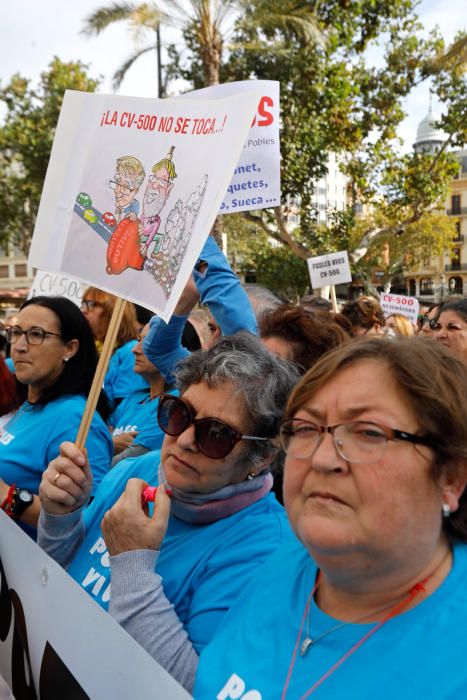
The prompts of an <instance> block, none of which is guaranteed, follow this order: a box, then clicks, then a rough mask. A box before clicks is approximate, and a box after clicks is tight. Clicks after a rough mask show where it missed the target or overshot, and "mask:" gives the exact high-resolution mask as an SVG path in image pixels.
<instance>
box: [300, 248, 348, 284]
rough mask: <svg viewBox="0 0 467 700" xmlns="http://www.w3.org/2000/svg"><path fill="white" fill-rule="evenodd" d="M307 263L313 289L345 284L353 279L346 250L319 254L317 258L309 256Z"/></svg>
mask: <svg viewBox="0 0 467 700" xmlns="http://www.w3.org/2000/svg"><path fill="white" fill-rule="evenodd" d="M307 263H308V271H309V273H310V279H311V286H312V287H313V289H320V288H321V287H325V286H326V285H328V284H333V285H336V284H345V283H346V282H351V281H352V273H351V272H350V265H349V256H348V255H347V251H346V250H343V251H341V252H340V253H328V254H326V255H317V256H316V257H315V258H308V260H307Z"/></svg>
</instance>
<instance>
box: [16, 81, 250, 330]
mask: <svg viewBox="0 0 467 700" xmlns="http://www.w3.org/2000/svg"><path fill="white" fill-rule="evenodd" d="M261 97H262V91H261V88H260V87H258V86H257V85H256V83H255V82H254V81H251V82H248V83H247V85H246V87H245V88H244V89H243V90H241V91H239V92H238V94H235V95H232V96H227V97H223V98H219V99H211V100H207V99H194V98H193V97H192V98H191V99H186V100H185V99H182V98H177V99H174V100H155V99H141V98H134V97H123V96H119V95H96V94H88V93H80V92H73V91H67V93H66V94H65V98H64V101H63V106H62V111H61V113H60V118H59V122H58V125H57V130H56V135H55V139H54V144H53V148H52V154H51V158H50V163H49V168H48V171H47V176H46V180H45V184H44V190H43V194H42V199H41V205H40V208H39V213H38V217H37V222H36V227H35V230H34V236H33V240H32V245H31V252H30V256H29V262H30V264H31V265H34V266H35V267H39V268H41V269H44V270H50V271H54V272H61V273H63V274H67V275H73V276H76V277H79V278H80V279H82V280H83V281H85V282H86V283H87V284H91V285H94V286H96V287H99V288H101V289H104V290H105V291H108V292H110V293H113V294H116V295H117V296H120V297H123V298H125V299H129V300H130V301H134V302H136V303H138V304H142V305H143V306H145V307H147V308H150V309H152V310H153V311H155V312H156V313H157V314H158V315H159V316H161V317H162V318H163V319H164V320H168V319H169V318H170V316H171V314H172V312H173V309H174V307H175V304H176V302H177V300H178V297H179V295H180V294H181V292H182V290H183V287H184V285H185V282H186V280H187V278H188V276H189V274H190V273H191V271H192V269H193V266H194V264H195V262H196V259H197V257H198V255H199V252H200V250H201V248H202V245H203V243H204V241H205V239H206V237H207V235H208V234H209V231H210V229H211V226H212V224H213V222H214V219H215V217H216V215H217V213H218V211H219V208H220V205H221V203H222V199H223V196H224V194H225V192H226V190H227V186H228V185H229V182H230V180H231V177H232V173H233V171H234V170H235V167H236V165H237V163H238V160H239V157H240V153H241V152H242V149H243V146H244V144H245V141H246V138H247V135H248V133H249V130H250V126H251V123H252V121H253V119H254V117H255V114H256V112H257V108H258V104H259V101H260V99H261ZM216 156H217V157H216Z"/></svg>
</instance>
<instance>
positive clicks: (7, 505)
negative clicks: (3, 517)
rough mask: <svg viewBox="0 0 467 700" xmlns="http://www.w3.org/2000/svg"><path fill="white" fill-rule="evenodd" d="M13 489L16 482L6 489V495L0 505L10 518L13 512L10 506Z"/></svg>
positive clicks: (11, 504)
mask: <svg viewBox="0 0 467 700" xmlns="http://www.w3.org/2000/svg"><path fill="white" fill-rule="evenodd" d="M15 489H16V484H12V485H11V486H10V488H9V489H8V493H7V497H6V498H5V500H4V501H3V503H2V505H1V506H0V508H1V509H2V510H3V511H4V512H5V513H6V514H7V515H9V516H10V518H12V517H13V513H12V510H11V508H12V506H13V495H14V493H15Z"/></svg>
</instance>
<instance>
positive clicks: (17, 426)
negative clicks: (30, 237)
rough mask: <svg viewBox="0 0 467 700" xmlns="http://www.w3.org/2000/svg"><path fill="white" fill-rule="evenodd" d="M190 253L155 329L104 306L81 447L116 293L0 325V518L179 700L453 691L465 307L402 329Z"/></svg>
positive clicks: (433, 312)
mask: <svg viewBox="0 0 467 700" xmlns="http://www.w3.org/2000/svg"><path fill="white" fill-rule="evenodd" d="M200 260H201V261H202V263H203V264H202V265H197V266H195V269H194V271H193V275H192V277H191V278H190V280H189V282H188V283H187V285H186V288H185V290H184V292H183V294H182V296H181V298H180V300H179V302H178V304H177V307H176V309H175V313H174V315H173V316H172V318H171V320H170V321H169V323H165V322H164V321H162V320H161V319H160V318H158V317H156V316H152V317H151V314H150V313H147V314H146V313H144V310H143V309H139V308H137V307H135V306H134V305H133V304H131V303H129V302H127V303H126V304H125V309H124V313H123V319H122V322H121V324H120V327H119V331H118V334H117V339H116V342H115V347H114V348H113V352H112V353H111V359H110V364H109V367H108V370H107V373H106V375H105V379H104V386H103V390H102V391H101V393H100V397H99V402H98V408H97V411H96V413H95V415H94V417H93V420H92V423H91V429H90V433H89V437H88V439H87V443H86V451H84V450H81V449H79V448H78V447H77V446H76V444H74V441H75V439H76V435H77V432H78V428H79V425H80V421H81V417H82V414H83V412H84V407H85V402H86V397H87V396H88V394H89V391H90V387H91V382H92V379H93V376H94V373H95V371H96V366H97V361H98V354H99V352H100V351H101V350H102V345H103V343H104V341H105V337H106V334H107V331H108V328H109V325H110V323H111V317H112V312H113V309H114V308H115V303H116V298H115V297H113V296H112V295H110V294H108V293H104V292H102V291H100V290H98V289H96V288H93V287H90V288H88V289H86V290H85V292H84V294H83V300H82V306H81V310H80V309H78V307H77V306H76V305H75V304H73V303H72V302H70V301H68V300H66V299H62V298H58V297H36V298H33V299H31V300H29V301H27V302H25V303H24V304H23V306H22V307H21V309H20V310H19V312H18V315H17V317H16V318H15V319H14V322H13V324H10V325H9V327H8V328H7V329H3V330H1V329H0V336H1V337H3V339H4V342H5V343H6V344H7V345H6V348H5V349H6V350H7V354H8V355H11V360H10V366H7V364H6V363H5V360H4V359H3V356H2V355H0V387H1V389H2V394H1V396H0V501H1V507H2V509H3V510H4V511H5V512H6V513H7V514H8V515H10V516H11V517H12V518H13V519H15V520H17V521H18V523H19V524H20V526H21V527H22V528H23V529H24V530H25V531H26V532H27V533H28V534H29V535H30V536H31V537H33V538H36V537H37V541H38V544H39V545H40V546H41V547H43V548H44V549H45V551H47V552H48V553H49V554H50V555H51V556H52V557H53V558H55V559H56V561H58V562H59V563H60V564H61V565H62V566H63V567H64V568H65V569H66V570H67V572H68V573H69V575H70V576H71V577H72V578H74V579H75V581H76V582H77V583H78V584H79V585H81V586H82V587H83V588H84V589H85V590H86V591H87V592H88V593H89V595H90V596H91V597H92V598H93V599H94V601H95V602H96V603H98V604H99V605H100V606H102V607H103V608H105V609H108V611H109V613H110V614H111V615H112V616H113V617H114V618H115V619H116V620H117V621H118V622H119V623H120V624H121V626H122V627H123V628H124V629H126V630H127V631H128V632H129V634H131V635H132V636H133V637H134V638H135V639H136V640H137V641H138V642H139V643H140V644H141V645H142V646H143V647H144V648H145V649H146V651H148V652H149V654H151V655H152V656H153V658H154V659H156V660H157V661H158V662H159V663H160V664H161V665H162V666H163V667H164V668H166V669H167V670H168V672H169V673H171V674H172V675H173V677H174V678H175V679H176V680H177V681H178V682H179V683H181V684H182V685H183V686H184V687H185V688H186V689H187V690H188V691H189V692H193V693H194V696H195V698H200V700H204V698H206V699H207V698H225V699H228V698H243V697H245V698H249V697H251V698H255V699H257V700H261V698H262V699H263V700H265V699H266V698H283V699H285V698H290V699H296V698H302V697H303V698H304V697H308V696H309V695H311V694H312V693H314V692H315V691H317V692H318V689H319V693H320V695H319V697H322V698H335V697H340V695H343V694H344V692H347V691H348V689H349V688H354V689H355V697H362V698H365V697H370V696H373V695H374V694H375V693H379V694H380V695H382V696H383V697H389V696H391V697H392V696H395V695H397V696H399V697H401V698H409V697H410V698H412V697H417V696H421V695H426V696H428V697H451V696H453V695H454V693H456V691H458V692H459V691H461V690H463V689H464V690H465V689H466V688H467V674H465V673H464V672H463V671H462V668H463V665H462V661H461V650H462V636H461V635H462V634H463V622H467V596H466V595H465V594H464V592H463V587H462V586H461V585H460V583H461V582H463V580H464V577H465V575H466V573H467V549H466V546H465V542H466V541H467V501H466V497H465V495H464V488H465V485H466V483H467V401H466V398H465V390H466V388H467V300H466V299H462V300H448V301H446V302H444V303H442V304H437V305H433V306H432V307H430V308H426V310H425V312H424V313H423V314H421V315H420V317H419V319H418V322H417V324H414V323H412V321H410V320H408V319H407V318H406V317H404V316H402V315H399V314H392V315H391V316H385V314H384V312H383V310H382V308H381V306H380V304H379V301H378V300H377V299H375V298H373V297H371V296H361V297H359V298H358V299H356V300H353V301H348V302H346V303H344V304H343V305H342V306H341V308H340V310H339V311H335V310H333V309H332V307H331V305H330V303H329V302H327V301H326V300H324V299H322V298H321V297H317V296H314V295H306V296H305V297H303V299H302V300H301V302H300V303H299V304H291V303H283V302H281V300H280V299H278V298H277V297H276V296H275V295H274V294H272V293H271V292H270V291H269V290H267V289H263V288H261V287H259V286H257V285H245V286H242V285H241V284H240V282H239V280H238V278H237V276H236V275H235V274H234V273H233V272H232V270H231V269H230V266H229V264H228V262H227V260H226V258H225V256H224V255H223V253H222V252H221V251H220V249H219V248H218V246H217V244H216V243H215V241H214V240H213V239H212V238H211V237H209V238H208V240H207V242H206V244H205V247H204V248H203V250H202V252H201V256H200ZM148 486H152V487H157V491H156V493H155V502H154V503H153V502H152V500H151V499H149V500H148V498H147V496H146V495H145V494H147V490H146V489H147V487H148ZM283 504H285V507H284V505H283ZM36 528H37V529H36ZM93 552H94V553H98V556H96V555H95V554H93ZM103 553H105V556H106V557H108V559H107V560H106V562H107V561H108V563H105V564H103V565H102V566H101V565H100V564H99V562H102V561H104V559H105V557H104V556H103ZM91 570H93V571H94V572H97V574H98V575H99V581H100V585H99V586H98V587H96V586H95V585H94V583H95V580H96V579H95V577H94V578H93V577H90V576H89V572H90V571H91ZM97 574H96V575H97ZM101 579H102V580H101ZM446 638H449V640H450V642H449V645H446V642H445V640H446ZM265 650H266V651H265ZM457 659H458V660H459V665H458V667H456V668H457V670H456V672H455V673H452V674H450V675H449V677H448V678H447V677H446V674H445V673H443V669H445V668H446V666H449V667H451V668H452V667H453V664H454V665H456V660H457ZM394 667H397V673H395V672H391V670H390V669H391V668H394ZM456 694H457V693H456Z"/></svg>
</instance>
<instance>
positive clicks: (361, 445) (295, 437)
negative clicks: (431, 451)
mask: <svg viewBox="0 0 467 700" xmlns="http://www.w3.org/2000/svg"><path fill="white" fill-rule="evenodd" d="M325 433H330V434H331V436H332V439H333V441H334V445H335V447H336V450H337V453H338V454H339V455H340V456H341V457H342V458H343V459H345V460H346V462H353V463H354V464H370V463H371V462H378V461H379V460H380V459H382V457H383V456H384V453H385V451H386V448H387V445H388V442H389V441H392V440H403V441H405V442H410V443H412V444H414V445H425V446H426V447H432V446H433V445H432V441H431V439H430V438H429V437H428V436H423V435H413V434H412V433H407V432H406V431H405V430H396V429H395V428H388V427H387V426H386V425H380V424H379V423H372V422H369V421H355V422H353V423H339V424H338V425H318V424H317V423H313V421H309V420H303V419H301V418H290V419H288V420H285V421H283V422H282V424H281V427H280V441H281V446H282V449H283V450H284V452H285V453H286V454H287V455H288V456H289V457H295V458H296V459H308V458H310V457H312V456H313V455H314V454H315V452H316V450H317V449H318V447H319V446H320V444H321V442H322V440H323V437H324V434H325Z"/></svg>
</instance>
